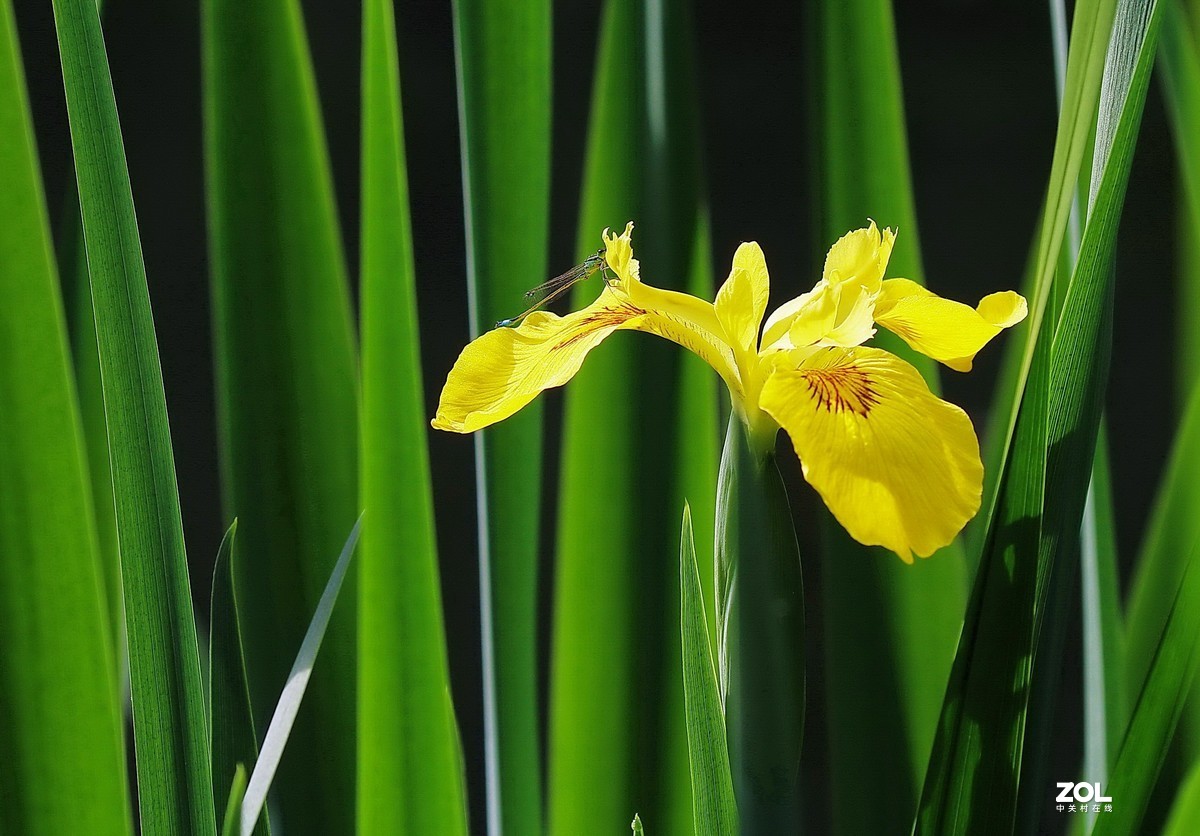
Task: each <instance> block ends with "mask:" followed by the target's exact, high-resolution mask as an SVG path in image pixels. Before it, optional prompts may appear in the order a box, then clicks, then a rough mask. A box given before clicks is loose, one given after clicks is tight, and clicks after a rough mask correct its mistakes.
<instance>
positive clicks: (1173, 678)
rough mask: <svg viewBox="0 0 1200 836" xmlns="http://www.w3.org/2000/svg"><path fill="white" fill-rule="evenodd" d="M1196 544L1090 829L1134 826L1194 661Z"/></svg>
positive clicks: (1199, 568) (1198, 583) (1199, 637)
mask: <svg viewBox="0 0 1200 836" xmlns="http://www.w3.org/2000/svg"><path fill="white" fill-rule="evenodd" d="M1198 547H1200V543H1193V544H1192V548H1191V549H1190V550H1189V552H1188V557H1187V561H1186V567H1185V569H1184V573H1183V577H1182V578H1181V579H1180V581H1179V585H1178V588H1177V591H1176V594H1175V596H1174V600H1173V603H1172V605H1171V609H1170V611H1169V612H1168V614H1167V619H1166V624H1165V625H1164V626H1163V631H1162V636H1161V638H1160V639H1159V641H1158V644H1157V646H1156V647H1155V648H1154V656H1153V659H1152V661H1151V663H1150V667H1149V670H1148V671H1147V672H1146V678H1145V682H1144V684H1143V685H1142V688H1141V692H1140V694H1139V696H1138V701H1137V706H1136V707H1135V708H1134V711H1133V717H1132V718H1131V719H1130V721H1129V727H1128V729H1126V732H1125V739H1124V741H1123V742H1122V744H1121V752H1120V754H1119V755H1118V756H1117V762H1116V766H1114V767H1113V771H1112V780H1111V781H1110V783H1109V787H1108V790H1107V794H1108V795H1109V796H1111V797H1112V799H1113V802H1114V803H1113V812H1112V813H1106V814H1104V815H1101V816H1099V817H1098V818H1097V820H1096V829H1095V830H1094V831H1093V833H1094V834H1096V836H1106V835H1107V834H1123V833H1136V832H1138V826H1139V824H1140V823H1141V820H1142V816H1143V815H1145V812H1146V804H1147V802H1148V801H1149V800H1150V793H1151V791H1152V790H1153V789H1154V783H1155V781H1156V780H1157V778H1158V772H1159V769H1160V768H1161V767H1162V764H1163V761H1164V759H1165V758H1166V754H1167V748H1168V744H1169V743H1170V742H1171V735H1172V734H1173V733H1174V731H1175V724H1176V723H1177V722H1178V721H1179V716H1180V714H1182V713H1183V707H1184V703H1185V702H1186V701H1187V697H1188V692H1189V690H1190V689H1191V686H1192V681H1193V680H1194V679H1195V676H1196V668H1197V666H1198V665H1200V607H1195V606H1193V605H1192V602H1193V601H1195V600H1196V596H1198V595H1200V561H1197V559H1196V553H1197V551H1198ZM1118 799H1120V802H1119V803H1117V800H1118Z"/></svg>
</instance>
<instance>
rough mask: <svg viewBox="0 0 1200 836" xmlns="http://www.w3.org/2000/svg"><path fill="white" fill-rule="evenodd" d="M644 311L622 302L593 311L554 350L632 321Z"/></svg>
mask: <svg viewBox="0 0 1200 836" xmlns="http://www.w3.org/2000/svg"><path fill="white" fill-rule="evenodd" d="M644 313H645V311H644V310H642V309H641V308H638V307H635V306H633V305H631V304H629V303H628V302H622V303H621V304H620V305H619V306H617V307H615V308H601V309H600V310H598V311H595V312H594V313H592V314H591V315H590V316H588V317H586V318H584V319H582V320H580V322H579V323H578V324H577V325H576V326H575V328H574V329H572V331H573V333H571V334H570V335H569V336H567V337H566V338H565V339H563V340H561V341H560V342H559V343H558V344H557V345H556V346H554V350H555V351H558V350H559V349H563V348H566V347H568V346H570V345H572V344H574V343H577V342H579V341H580V340H582V339H583V338H584V337H586V336H587V335H588V334H590V333H592V332H593V331H597V330H599V329H601V328H608V327H614V328H615V327H616V326H618V325H620V324H621V323H623V322H626V321H628V320H630V319H633V318H634V317H635V316H641V315H642V314H644Z"/></svg>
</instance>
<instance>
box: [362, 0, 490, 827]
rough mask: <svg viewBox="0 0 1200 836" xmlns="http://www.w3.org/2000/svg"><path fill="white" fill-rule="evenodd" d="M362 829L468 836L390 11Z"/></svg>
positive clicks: (367, 25) (373, 303)
mask: <svg viewBox="0 0 1200 836" xmlns="http://www.w3.org/2000/svg"><path fill="white" fill-rule="evenodd" d="M362 111H363V134H362V136H363V157H362V186H363V209H362V339H363V407H362V433H361V438H362V448H361V453H360V465H359V468H360V474H361V479H362V482H361V490H362V502H363V505H364V507H365V508H367V509H368V511H369V512H370V514H371V519H370V522H368V524H367V531H366V539H365V540H364V542H363V545H362V557H361V558H360V559H359V566H360V568H359V573H360V578H361V584H360V586H359V633H358V641H359V645H358V648H359V657H358V658H359V672H358V677H359V679H358V706H359V729H358V747H359V748H358V826H359V829H360V831H361V832H364V833H440V834H446V836H454V834H466V832H467V821H466V798H465V789H464V787H463V774H462V753H461V751H460V747H459V742H458V729H457V726H456V724H455V720H454V706H453V704H452V702H451V700H450V675H449V670H448V664H447V660H446V640H445V635H444V633H443V627H442V601H441V590H440V586H439V578H438V565H437V547H436V541H435V537H434V526H433V499H432V496H431V492H430V473H429V457H428V453H427V450H426V433H427V432H428V428H427V426H428V425H427V423H426V420H427V419H426V412H425V404H424V399H423V396H422V388H421V362H420V346H419V343H418V330H417V299H416V291H415V277H414V269H413V255H412V233H411V230H410V223H409V210H408V184H407V176H406V172H405V157H404V137H403V129H402V120H401V114H400V77H399V68H398V62H397V57H396V33H395V20H394V18H393V13H392V2H391V0H368V2H366V3H364V5H363V108H362Z"/></svg>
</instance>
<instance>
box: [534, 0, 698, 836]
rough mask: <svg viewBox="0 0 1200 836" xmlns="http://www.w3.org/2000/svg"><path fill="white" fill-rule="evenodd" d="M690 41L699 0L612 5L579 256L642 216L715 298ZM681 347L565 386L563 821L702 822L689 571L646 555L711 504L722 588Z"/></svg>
mask: <svg viewBox="0 0 1200 836" xmlns="http://www.w3.org/2000/svg"><path fill="white" fill-rule="evenodd" d="M690 37H691V26H690V21H689V20H688V15H687V11H686V4H684V3H681V2H674V0H672V2H640V1H639V0H610V2H609V3H607V4H606V5H605V8H604V13H603V20H602V27H601V35H600V43H599V50H598V57H597V65H596V74H595V86H594V91H593V96H592V110H591V116H590V123H589V134H588V149H587V162H586V170H585V172H584V182H583V187H582V207H581V216H580V224H579V252H580V254H581V256H582V255H583V254H587V253H589V252H595V250H596V247H597V246H598V245H599V243H600V240H599V236H600V232H601V230H603V229H604V228H605V227H613V228H616V229H620V228H622V227H623V226H624V224H625V222H626V221H628V220H631V219H632V220H635V221H636V222H637V224H638V227H637V231H636V232H635V237H636V239H637V244H636V246H637V251H638V257H639V259H640V260H641V263H642V265H643V267H642V270H643V275H645V276H648V277H652V279H651V280H652V281H653V282H655V283H656V284H666V285H668V286H673V287H676V288H677V289H687V290H689V291H690V292H692V293H694V294H696V295H699V296H702V297H705V298H710V299H711V298H712V290H711V284H712V282H711V274H710V268H709V263H708V262H709V253H708V248H709V242H708V237H707V229H706V222H705V219H704V213H703V210H702V207H701V201H700V198H699V189H698V187H697V183H698V182H699V180H700V176H699V164H698V159H697V157H698V155H697V149H696V143H695V137H696V135H697V133H698V127H697V125H698V118H697V115H696V113H695V91H694V89H693V78H692V68H693V62H692V59H691V54H690V53H691V42H690ZM618 173H619V175H618ZM596 294H597V287H596V286H595V285H590V286H588V285H584V286H582V287H581V289H580V290H579V291H578V295H577V297H576V302H577V304H578V306H582V305H583V304H587V303H590V302H591V301H592V300H594V299H595V296H596ZM679 354H680V352H678V350H677V349H676V348H675V347H674V346H667V345H660V344H656V343H655V342H653V341H651V340H649V339H648V338H645V337H641V336H640V335H632V334H630V335H624V334H623V335H619V336H617V337H615V338H614V339H612V340H610V341H608V343H606V344H605V346H604V347H603V348H602V349H600V350H598V351H596V352H594V353H593V354H592V355H591V356H590V357H589V358H588V362H587V364H585V366H584V367H583V368H582V369H581V371H580V373H579V374H578V375H577V376H576V378H575V379H574V380H572V382H571V385H570V386H569V387H567V389H566V394H565V399H566V407H565V417H564V432H563V452H562V479H561V483H560V489H559V495H560V505H559V527H558V540H557V545H558V549H557V558H558V561H557V577H556V594H555V618H554V626H553V630H554V632H553V636H554V638H553V657H552V665H551V689H550V690H551V696H550V724H549V725H550V728H549V770H548V772H549V781H548V785H549V799H548V811H549V813H548V815H549V829H550V831H551V832H553V833H562V834H570V833H580V832H588V831H590V830H591V829H594V828H597V827H599V826H601V825H600V823H602V822H607V823H610V824H609V825H608V826H619V823H620V822H621V821H623V820H625V819H626V818H627V817H628V815H629V812H630V811H631V810H635V809H636V810H639V811H640V812H641V813H642V814H644V815H646V818H647V821H650V822H658V824H659V826H660V827H661V829H662V830H663V831H664V832H669V833H673V834H685V833H688V832H690V830H691V827H692V809H691V808H692V804H691V786H690V780H689V775H688V761H687V730H686V725H685V724H684V722H683V716H684V715H683V692H682V689H681V688H680V687H679V683H680V681H681V680H680V677H681V672H680V660H679V656H678V653H677V650H676V649H675V648H677V646H678V639H677V633H678V629H679V628H678V618H677V615H678V614H677V610H676V608H677V607H678V600H679V592H678V588H677V586H676V584H677V583H678V581H677V576H676V574H675V573H674V572H672V571H666V570H667V569H668V567H666V566H665V565H664V564H662V563H661V562H656V561H646V560H644V559H643V557H644V555H645V554H647V553H652V552H654V551H656V550H659V549H671V548H674V545H673V543H672V541H673V540H674V538H675V536H676V532H675V531H674V530H673V528H674V527H673V526H671V525H667V524H665V521H666V520H668V519H670V518H672V517H673V516H674V514H675V513H677V508H678V506H679V504H680V503H681V502H682V501H683V499H684V497H685V496H686V497H687V498H689V499H691V501H692V502H693V503H694V507H696V508H697V509H699V510H698V511H697V514H696V518H695V519H696V527H697V530H698V531H699V534H700V542H701V544H702V547H701V556H702V564H701V565H702V575H703V578H704V581H703V583H704V586H705V588H706V589H708V590H711V586H712V583H711V575H712V568H711V567H712V560H711V554H712V552H711V545H709V544H711V542H712V509H713V506H714V498H713V497H714V491H715V482H716V462H717V452H716V440H717V437H718V436H717V421H716V394H715V393H716V385H717V382H716V378H715V376H714V375H713V373H712V370H711V369H709V368H708V367H707V366H706V365H705V364H704V363H702V362H701V361H699V360H695V358H690V357H684V358H683V360H682V363H680V362H679V360H678V359H677V358H678V357H679ZM650 403H653V405H654V408H653V409H647V408H646V404H650ZM597 485H603V486H604V498H603V501H601V502H598V501H597V497H596V486H597ZM706 534H707V536H706ZM597 554H603V555H604V560H603V561H597V560H596V555H597ZM705 554H707V555H708V559H707V560H704V559H703V557H704V555H705ZM631 590H632V592H631ZM710 600H711V599H710ZM638 634H645V635H650V636H656V637H657V636H660V635H661V636H662V638H661V640H659V639H656V640H654V641H638V640H637V636H638ZM656 688H658V689H665V690H663V691H661V692H660V691H656V690H654V689H656ZM648 695H652V696H648ZM646 741H653V742H654V745H653V746H650V747H647V746H646V743H645V742H646Z"/></svg>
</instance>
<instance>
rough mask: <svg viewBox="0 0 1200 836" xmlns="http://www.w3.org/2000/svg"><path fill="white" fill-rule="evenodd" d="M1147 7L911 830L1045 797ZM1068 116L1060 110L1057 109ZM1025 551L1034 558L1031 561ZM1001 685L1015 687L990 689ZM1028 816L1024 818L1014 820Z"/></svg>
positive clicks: (1032, 391)
mask: <svg viewBox="0 0 1200 836" xmlns="http://www.w3.org/2000/svg"><path fill="white" fill-rule="evenodd" d="M1154 8H1155V7H1154V5H1153V3H1132V2H1128V3H1127V2H1124V0H1122V2H1121V3H1120V5H1119V8H1118V10H1117V13H1116V18H1115V21H1114V25H1113V27H1112V36H1111V45H1110V46H1109V47H1108V50H1107V60H1106V65H1105V73H1104V92H1103V96H1102V98H1101V102H1100V104H1101V109H1100V117H1099V121H1098V129H1097V154H1096V165H1095V168H1094V172H1095V176H1094V179H1093V190H1092V198H1093V199H1092V201H1091V212H1090V215H1089V219H1088V223H1087V227H1086V229H1085V232H1084V236H1083V242H1082V247H1081V250H1080V258H1079V262H1078V264H1077V266H1076V269H1075V271H1074V273H1073V274H1072V276H1071V283H1070V285H1069V286H1068V287H1067V290H1066V292H1065V294H1064V295H1063V300H1064V301H1063V304H1062V310H1061V314H1060V315H1059V316H1058V317H1056V320H1055V319H1049V320H1046V322H1047V323H1049V327H1044V328H1041V329H1040V330H1036V327H1037V326H1039V324H1040V323H1041V322H1042V320H1041V319H1040V318H1036V319H1035V320H1034V323H1033V324H1034V326H1035V332H1034V334H1035V339H1034V341H1033V343H1032V344H1033V354H1032V357H1031V360H1032V369H1033V373H1032V374H1031V375H1030V376H1029V378H1028V384H1027V385H1026V386H1025V387H1024V397H1023V399H1022V400H1021V403H1020V413H1019V417H1018V419H1017V421H1016V434H1015V436H1014V440H1013V443H1012V446H1011V447H1010V454H1011V460H1010V462H1009V466H1008V468H1007V470H1006V472H1005V474H1004V477H1003V480H1002V482H1001V489H1000V497H999V503H998V506H997V511H996V515H995V516H994V517H993V519H992V521H991V522H992V525H991V527H990V529H989V533H988V537H987V540H986V543H985V551H984V556H983V562H982V563H981V566H980V574H979V577H978V580H977V582H976V587H975V593H974V595H973V598H972V603H971V608H970V610H969V612H968V617H967V622H966V625H965V627H964V633H963V638H962V641H961V642H960V649H959V655H958V657H957V659H956V664H955V670H954V674H953V676H952V681H951V686H950V688H949V690H948V692H947V698H946V704H945V707H944V709H943V714H942V722H941V726H940V728H939V736H938V739H937V741H936V743H935V748H934V754H933V758H932V761H931V766H930V772H929V775H928V776H927V780H926V786H925V794H924V796H923V798H922V806H921V810H920V812H919V816H918V822H917V832H919V833H925V832H938V833H941V832H966V830H968V829H969V830H970V832H972V833H976V832H982V833H989V832H1006V831H1008V830H1011V828H1012V827H1013V826H1014V825H1015V824H1016V821H1015V818H1014V817H1015V815H1016V810H1017V807H1016V799H1017V796H1018V792H1019V791H1020V790H1022V789H1024V790H1025V791H1026V792H1028V793H1029V794H1030V797H1037V798H1042V797H1044V796H1042V795H1041V793H1040V792H1039V789H1040V788H1039V787H1037V786H1029V787H1027V788H1022V787H1021V786H1020V782H1021V780H1022V778H1023V777H1024V776H1023V772H1024V770H1025V769H1026V767H1027V766H1028V764H1030V763H1036V762H1037V760H1038V757H1039V753H1040V752H1041V751H1042V750H1043V748H1044V747H1045V746H1047V745H1048V740H1047V739H1046V738H1045V737H1044V736H1042V735H1039V734H1038V733H1037V732H1038V730H1039V728H1044V725H1043V726H1039V725H1038V724H1036V723H1035V722H1033V721H1032V720H1030V721H1027V716H1028V712H1030V711H1032V710H1033V708H1032V707H1031V706H1030V704H1029V700H1030V692H1031V689H1033V688H1034V687H1035V686H1036V685H1037V681H1036V680H1035V675H1036V677H1045V676H1047V675H1049V674H1051V673H1053V670H1054V668H1056V666H1057V664H1058V661H1057V659H1055V658H1052V656H1051V655H1048V654H1046V653H1042V654H1041V655H1039V651H1040V650H1042V649H1043V641H1044V640H1045V639H1046V636H1044V635H1043V625H1044V624H1045V623H1046V620H1047V610H1048V605H1047V602H1048V601H1051V600H1055V595H1054V594H1053V592H1052V590H1054V589H1056V588H1057V584H1060V583H1070V577H1071V574H1070V573H1071V572H1073V571H1074V567H1072V566H1070V565H1068V564H1067V563H1066V562H1062V563H1061V565H1056V561H1055V556H1056V554H1058V553H1060V552H1062V553H1065V554H1073V553H1075V552H1074V550H1075V549H1076V548H1078V541H1077V539H1075V538H1077V537H1078V532H1079V526H1080V521H1081V518H1082V515H1083V508H1084V503H1085V497H1086V493H1087V480H1086V479H1085V478H1081V474H1086V473H1088V472H1089V471H1090V467H1089V466H1090V464H1091V462H1092V457H1093V454H1094V449H1095V439H1096V433H1097V432H1098V428H1099V423H1100V411H1101V403H1102V399H1103V393H1104V388H1105V384H1106V377H1107V360H1108V356H1109V352H1110V351H1111V316H1112V311H1111V303H1112V289H1113V277H1112V268H1113V263H1112V259H1113V249H1114V245H1115V238H1116V229H1117V224H1118V221H1119V218H1120V212H1121V206H1122V202H1123V199H1124V193H1125V186H1126V183H1127V181H1128V175H1129V167H1130V163H1131V160H1132V156H1133V147H1134V142H1135V139H1136V136H1137V131H1138V127H1139V125H1140V120H1141V111H1142V106H1143V104H1144V102H1145V95H1146V89H1147V85H1148V82H1149V74H1150V69H1151V66H1152V57H1153V50H1154V47H1155V37H1156V29H1157V20H1158V18H1157V16H1156V15H1155V14H1154ZM1094 11H1095V10H1094V9H1089V7H1087V6H1085V5H1080V6H1078V7H1077V8H1076V31H1075V35H1076V36H1080V35H1081V33H1084V32H1087V31H1089V30H1088V28H1087V27H1084V28H1082V29H1081V28H1079V27H1080V15H1083V16H1084V17H1085V18H1086V16H1087V15H1088V14H1090V13H1094ZM1079 54H1081V53H1078V52H1073V54H1072V55H1071V56H1070V58H1069V62H1068V74H1067V78H1068V84H1067V88H1068V89H1067V93H1068V95H1067V101H1070V99H1071V96H1070V92H1071V79H1072V77H1073V74H1072V72H1071V69H1070V65H1071V63H1072V62H1074V61H1076V60H1077V56H1078V55H1079ZM1075 77H1077V76H1075ZM1070 113H1071V110H1070V109H1069V108H1064V118H1070V116H1069V114H1070ZM1070 133H1071V131H1068V132H1067V135H1069V134H1070ZM1063 135H1064V134H1063V133H1060V136H1063ZM1064 182H1067V181H1064ZM1054 195H1055V191H1054V185H1053V178H1052V186H1051V197H1050V199H1049V200H1048V202H1047V205H1048V207H1052V206H1054V205H1056V204H1057V203H1058V202H1059V201H1057V200H1056V199H1055V197H1054ZM1045 226H1046V224H1044V227H1045ZM1055 252H1056V251H1055ZM1049 296H1050V288H1049V287H1045V288H1042V287H1039V289H1038V291H1037V296H1036V298H1035V300H1034V304H1035V310H1036V309H1037V307H1039V306H1042V307H1044V306H1045V304H1046V300H1047V299H1048V298H1049ZM1051 329H1053V330H1051ZM1051 335H1052V336H1051ZM1034 549H1036V552H1034V551H1033V550H1034ZM1033 553H1036V554H1037V560H1036V562H1035V561H1033V560H1031V559H1029V555H1031V554H1033ZM1021 556H1023V559H1018V557H1021ZM1047 635H1049V631H1048V632H1047ZM998 681H1003V682H1011V683H1013V688H1012V689H1011V690H1010V689H1007V688H1006V689H1003V690H1002V691H997V690H996V689H995V687H994V684H995V683H996V682H998ZM1039 708H1041V709H1042V710H1044V706H1039ZM1036 719H1037V718H1036V717H1035V718H1033V720H1036ZM1031 729H1032V731H1030V730H1031ZM1024 809H1025V811H1026V812H1027V813H1028V814H1029V815H1030V816H1033V817H1036V815H1037V814H1038V813H1039V812H1041V810H1040V809H1037V808H1036V806H1035V805H1034V804H1032V803H1027V804H1026V805H1025V808H1024ZM1031 824H1032V821H1031V820H1023V822H1022V827H1023V828H1024V827H1028V826H1031Z"/></svg>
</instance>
